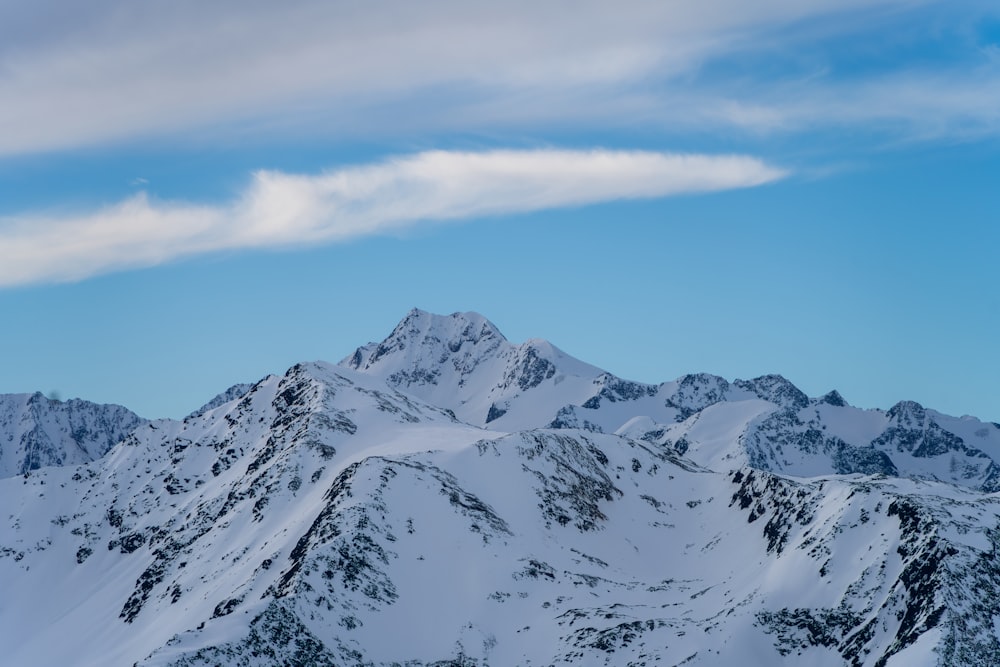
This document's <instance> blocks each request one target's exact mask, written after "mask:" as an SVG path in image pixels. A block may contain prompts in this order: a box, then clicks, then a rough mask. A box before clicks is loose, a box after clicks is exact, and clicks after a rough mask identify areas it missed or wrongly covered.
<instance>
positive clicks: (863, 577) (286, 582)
mask: <svg viewBox="0 0 1000 667" xmlns="http://www.w3.org/2000/svg"><path fill="white" fill-rule="evenodd" d="M998 457H1000V425H997V424H994V423H989V422H982V421H979V420H977V419H974V418H971V417H961V418H956V417H950V416H947V415H943V414H940V413H938V412H936V411H934V410H932V409H929V408H925V407H923V406H921V405H919V404H917V403H914V402H912V401H901V402H899V403H897V404H896V405H894V406H893V407H892V408H890V409H889V410H887V411H882V410H865V409H860V408H856V407H852V406H851V405H849V404H848V403H847V401H846V400H845V399H844V398H843V397H842V396H841V395H840V394H839V393H837V392H836V391H831V392H829V393H827V394H826V395H824V396H821V397H816V398H810V397H808V396H806V395H805V394H804V393H803V392H801V391H800V390H799V389H798V388H796V387H795V386H794V385H793V384H792V383H791V382H789V381H788V380H786V379H784V378H782V377H780V376H778V375H767V376H763V377H758V378H754V379H750V380H734V381H728V380H725V379H723V378H720V377H717V376H713V375H707V374H698V375H687V376H684V377H681V378H678V379H676V380H673V381H669V382H664V383H662V384H644V383H638V382H632V381H629V380H625V379H622V378H619V377H616V376H614V375H612V374H610V373H608V372H606V371H603V370H601V369H599V368H596V367H594V366H591V365H589V364H586V363H584V362H582V361H580V360H577V359H574V358H573V357H571V356H569V355H567V354H566V353H564V352H562V351H561V350H559V349H558V348H557V347H555V346H554V345H552V344H551V343H548V342H546V341H543V340H529V341H526V342H524V343H521V344H515V343H512V342H510V341H508V340H507V339H506V338H505V337H504V336H503V335H502V334H501V333H500V331H499V330H498V329H497V328H496V327H495V326H494V325H493V324H492V323H491V322H489V321H488V320H487V319H485V318H484V317H482V316H480V315H478V314H475V313H456V314H453V315H449V316H440V315H433V314H430V313H426V312H423V311H420V310H413V311H411V312H410V313H408V314H407V315H406V317H405V318H404V319H403V320H402V321H401V322H400V324H399V325H398V326H397V327H396V328H395V330H394V331H392V332H391V333H390V335H389V336H388V337H387V338H386V339H385V340H383V341H381V342H379V343H370V344H368V345H364V346H362V347H360V348H358V349H357V350H355V351H354V352H353V353H352V354H349V355H348V356H347V357H346V358H344V359H343V360H342V361H341V362H340V363H339V364H330V363H325V362H311V363H302V364H297V365H296V366H294V367H292V368H291V369H289V370H288V371H287V372H285V373H284V374H283V375H274V376H268V377H266V378H263V379H261V380H260V381H259V382H257V383H255V384H253V385H235V386H233V387H231V388H229V389H228V390H226V391H225V392H223V393H222V394H220V395H219V396H217V397H216V398H214V399H212V400H211V401H209V402H208V403H206V404H205V405H204V406H203V407H202V408H199V409H198V410H195V411H193V412H192V413H191V414H190V415H188V417H186V418H185V419H183V420H167V419H160V420H146V419H142V418H140V417H138V416H136V415H135V414H133V413H131V412H129V411H128V410H127V409H125V408H123V407H120V406H107V405H96V404H92V403H88V402H86V401H81V400H73V401H66V402H60V401H56V400H50V399H47V398H45V397H44V396H42V395H41V394H33V395H29V394H19V395H8V396H0V507H2V508H3V509H2V511H0V586H2V590H3V592H4V595H3V598H2V600H3V601H2V602H0V646H2V647H3V654H4V656H5V658H4V661H5V662H6V663H7V664H12V665H14V664H16V665H49V664H52V665H55V664H73V665H95V666H96V665H102V666H106V665H124V666H127V665H136V666H143V667H153V666H157V667H193V666H195V665H198V666H209V665H225V666H230V665H232V666H236V665H239V666H241V667H242V666H247V667H249V666H264V665H294V666H301V667H305V666H312V665H385V666H390V665H407V666H409V667H417V666H430V665H434V666H437V667H445V666H455V667H457V666H462V667H467V666H470V665H477V666H479V665H494V666H501V665H503V666H505V665H536V666H543V665H635V666H639V665H649V666H652V665H690V666H695V665H712V666H714V665H720V666H721V665H799V664H804V663H806V662H808V663H809V664H814V665H831V666H832V665H865V666H869V665H870V666H883V665H892V666H894V667H900V666H913V665H949V666H950V665H969V666H972V665H976V666H979V665H995V664H1000V641H998V634H1000V630H998V628H1000V626H998V625H997V623H1000V563H998V562H997V558H998V556H997V546H998V540H1000V496H998V495H997V493H996V492H997V491H998V490H1000V468H998V466H1000V459H998Z"/></svg>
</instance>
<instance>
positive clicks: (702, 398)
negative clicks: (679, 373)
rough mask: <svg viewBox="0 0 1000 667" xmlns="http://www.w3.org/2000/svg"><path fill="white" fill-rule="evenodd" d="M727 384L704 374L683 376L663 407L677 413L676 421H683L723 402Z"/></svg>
mask: <svg viewBox="0 0 1000 667" xmlns="http://www.w3.org/2000/svg"><path fill="white" fill-rule="evenodd" d="M728 392H729V383H728V382H727V381H726V380H724V379H723V378H720V377H717V376H715V375H708V374H706V373H698V374H696V375H685V376H684V377H682V378H680V379H679V380H678V381H677V390H676V391H675V392H674V394H673V395H672V396H669V397H668V398H667V399H666V401H665V405H666V407H668V408H674V409H675V410H678V411H679V413H680V414H679V415H678V417H677V420H678V421H684V420H685V419H687V418H688V417H690V416H691V415H693V414H695V413H696V412H700V411H701V410H704V409H705V408H707V407H709V406H710V405H715V404H716V403H719V402H720V401H723V400H725V398H726V394H727V393H728Z"/></svg>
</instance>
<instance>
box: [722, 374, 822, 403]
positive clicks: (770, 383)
mask: <svg viewBox="0 0 1000 667" xmlns="http://www.w3.org/2000/svg"><path fill="white" fill-rule="evenodd" d="M733 384H734V385H735V386H737V387H739V388H740V389H745V390H746V391H749V392H750V393H752V394H756V395H757V396H758V397H759V398H761V399H763V400H765V401H770V402H771V403H774V404H775V405H780V406H782V407H784V408H795V409H802V408H804V407H806V406H807V405H809V397H808V396H806V395H805V394H803V393H802V391H801V390H799V388H798V387H796V386H795V385H793V384H792V383H791V382H789V381H788V380H786V379H785V378H783V377H781V376H780V375H762V376H760V377H758V378H754V379H753V380H736V381H735V382H733Z"/></svg>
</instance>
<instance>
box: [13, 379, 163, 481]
mask: <svg viewBox="0 0 1000 667" xmlns="http://www.w3.org/2000/svg"><path fill="white" fill-rule="evenodd" d="M143 421H144V420H142V419H140V418H139V417H137V416H136V415H135V414H134V413H132V412H130V411H129V410H127V409H125V408H123V407H122V406H120V405H98V404H96V403H90V402H88V401H81V400H79V399H73V400H69V401H58V400H54V399H49V398H46V397H45V396H43V395H42V394H41V393H34V394H0V477H11V476H13V475H21V474H24V473H26V472H28V471H30V470H35V469H37V468H41V467H43V466H58V465H76V464H78V463H87V462H89V461H94V460H95V459H98V458H100V457H101V456H104V454H105V453H106V452H107V451H108V450H109V449H111V448H112V447H113V446H114V445H116V444H117V443H118V442H120V441H121V440H122V439H123V438H124V437H125V436H126V435H128V434H129V433H130V432H131V431H132V430H133V429H135V428H136V427H137V426H138V425H139V424H141V423H142V422H143Z"/></svg>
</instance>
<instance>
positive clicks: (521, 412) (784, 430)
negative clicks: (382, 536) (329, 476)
mask: <svg viewBox="0 0 1000 667" xmlns="http://www.w3.org/2000/svg"><path fill="white" fill-rule="evenodd" d="M340 365H341V366H342V367H345V368H351V369H354V370H359V371H362V372H364V373H366V374H370V375H374V376H375V377H379V378H382V379H383V380H385V381H386V382H387V383H388V384H390V385H391V386H394V387H397V388H399V389H400V390H403V391H406V392H408V393H410V394H413V395H415V396H418V397H420V398H422V399H423V400H426V401H429V402H431V403H433V404H435V405H439V406H442V407H446V408H448V409H450V410H452V411H453V412H454V413H455V414H456V415H457V416H458V417H459V418H460V419H462V420H463V421H465V422H468V423H470V424H475V425H478V426H485V427H489V428H492V429H496V430H501V431H520V430H526V429H533V428H560V429H562V428H570V429H583V430H587V431H595V432H604V433H618V434H620V435H625V436H627V437H631V438H635V439H640V440H645V441H649V442H655V443H656V444H658V445H661V446H667V447H674V448H676V449H677V450H678V451H679V452H680V453H682V454H685V455H686V456H687V457H689V458H691V459H692V460H694V461H696V462H698V463H700V464H701V465H705V466H708V467H711V468H713V469H732V468H738V467H741V466H745V465H752V466H754V467H755V468H759V469H762V470H769V471H773V472H779V473H786V474H791V475H798V476H813V475H823V474H848V473H854V472H858V473H864V474H877V473H882V474H886V475H899V476H903V477H919V478H923V479H936V480H940V481H945V482H950V483H954V484H960V485H963V486H969V487H972V488H975V489H979V490H983V491H996V490H1000V466H998V464H997V463H996V462H995V461H994V457H996V456H1000V426H998V425H997V424H993V423H984V422H980V421H978V420H976V419H973V418H968V417H967V418H962V419H956V418H954V417H948V416H945V415H942V414H940V413H937V412H934V411H933V410H925V409H924V408H923V407H921V406H920V405H918V404H917V403H914V402H912V401H903V402H900V403H898V404H897V405H895V406H894V407H893V408H891V409H890V410H889V411H887V412H884V411H881V410H861V409H858V408H854V407H851V406H849V405H848V404H847V403H846V401H845V400H844V399H843V397H841V395H840V394H839V393H837V392H836V391H831V392H829V393H828V394H826V395H824V396H822V397H819V398H815V399H810V398H809V397H808V396H806V395H805V394H804V393H803V392H802V391H800V390H799V389H798V388H797V387H795V385H793V384H792V383H791V382H789V381H788V380H786V379H785V378H783V377H781V376H780V375H766V376H762V377H758V378H754V379H752V380H736V381H734V382H732V383H730V382H728V381H726V380H725V379H723V378H720V377H717V376H714V375H707V374H697V375H687V376H684V377H682V378H679V379H677V380H674V381H671V382H664V383H662V384H659V385H651V384H642V383H639V382H631V381H629V380H624V379H622V378H619V377H616V376H614V375H612V374H610V373H607V372H605V371H602V370H600V369H598V368H595V367H593V366H590V365H588V364H585V363H583V362H581V361H579V360H577V359H574V358H573V357H571V356H569V355H567V354H566V353H564V352H562V351H561V350H559V349H558V348H556V347H555V346H553V345H552V344H550V343H547V342H545V341H542V340H530V341H527V342H525V343H523V344H521V345H514V344H512V343H510V342H509V341H507V339H506V338H504V337H503V335H502V334H501V333H500V332H499V331H498V330H497V329H496V327H495V326H493V324H491V323H490V322H489V321H487V320H486V319H485V318H483V317H482V316H481V315H478V314H475V313H455V314H453V315H450V316H447V317H442V316H438V315H432V314H430V313H426V312H423V311H420V310H416V309H414V310H412V311H410V313H409V314H408V315H407V316H406V318H404V319H403V321H402V322H401V323H400V324H399V326H397V327H396V329H395V330H394V331H393V332H392V333H391V334H390V335H389V337H388V338H386V339H385V340H383V341H382V342H381V343H369V344H368V345H366V346H364V347H360V348H358V349H357V350H356V351H355V352H354V354H352V355H350V356H348V357H347V358H346V359H344V360H343V361H341V362H340ZM987 452H992V455H991V454H989V453H987Z"/></svg>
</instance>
